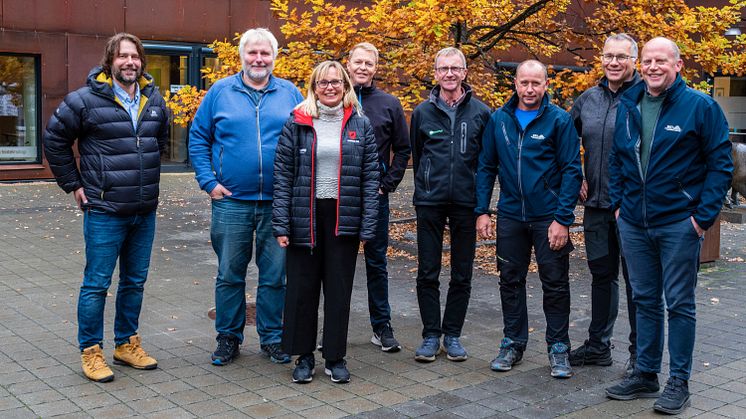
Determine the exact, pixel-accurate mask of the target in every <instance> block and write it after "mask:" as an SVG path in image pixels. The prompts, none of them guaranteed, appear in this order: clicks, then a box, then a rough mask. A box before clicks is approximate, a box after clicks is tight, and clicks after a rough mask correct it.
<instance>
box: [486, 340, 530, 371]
mask: <svg viewBox="0 0 746 419" xmlns="http://www.w3.org/2000/svg"><path fill="white" fill-rule="evenodd" d="M522 358H523V351H521V350H520V349H519V348H518V347H517V346H516V345H515V342H513V340H512V339H510V338H503V340H502V341H501V342H500V352H498V353H497V357H495V359H493V360H492V362H490V369H491V370H492V371H510V370H511V369H512V368H513V365H516V364H518V363H520V362H521V359H522Z"/></svg>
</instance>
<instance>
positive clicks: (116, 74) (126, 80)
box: [113, 67, 142, 86]
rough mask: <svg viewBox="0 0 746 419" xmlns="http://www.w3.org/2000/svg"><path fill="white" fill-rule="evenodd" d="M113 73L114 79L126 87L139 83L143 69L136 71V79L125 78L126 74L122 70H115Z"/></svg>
mask: <svg viewBox="0 0 746 419" xmlns="http://www.w3.org/2000/svg"><path fill="white" fill-rule="evenodd" d="M113 73H114V74H113V75H114V78H115V79H117V81H119V82H120V83H122V84H123V85H125V86H129V85H131V84H133V83H135V82H136V81H137V79H139V78H140V77H141V76H142V67H140V68H138V69H137V70H136V71H135V76H134V77H128V76H125V75H124V73H123V72H122V69H118V70H114V71H113Z"/></svg>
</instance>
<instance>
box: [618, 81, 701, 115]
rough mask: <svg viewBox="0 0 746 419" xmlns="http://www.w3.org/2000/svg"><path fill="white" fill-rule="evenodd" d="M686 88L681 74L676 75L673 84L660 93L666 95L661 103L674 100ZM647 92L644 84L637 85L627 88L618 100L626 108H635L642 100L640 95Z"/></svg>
mask: <svg viewBox="0 0 746 419" xmlns="http://www.w3.org/2000/svg"><path fill="white" fill-rule="evenodd" d="M686 88H687V87H686V82H685V81H684V79H683V78H682V77H681V74H677V75H676V80H675V81H674V82H673V84H672V85H671V86H669V87H668V89H666V90H665V91H664V92H663V93H661V94H665V95H666V98H665V99H664V101H663V103H664V105H665V104H666V103H668V102H671V101H674V100H676V98H677V97H678V96H679V95H680V94H681V93H682V92H683V91H685V90H686ZM647 90H648V88H647V85H646V84H645V83H638V84H636V85H634V86H631V87H630V88H628V89H627V91H625V92H624V94H622V97H621V98H620V100H621V101H622V102H624V103H625V105H626V106H627V107H628V108H630V109H631V108H634V107H636V106H637V104H639V103H640V101H641V100H642V95H644V94H645V93H646V92H647Z"/></svg>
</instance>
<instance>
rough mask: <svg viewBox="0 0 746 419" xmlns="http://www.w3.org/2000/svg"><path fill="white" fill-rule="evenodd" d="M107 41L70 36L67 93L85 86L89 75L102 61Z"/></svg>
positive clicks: (100, 38) (89, 37)
mask: <svg viewBox="0 0 746 419" xmlns="http://www.w3.org/2000/svg"><path fill="white" fill-rule="evenodd" d="M107 39H108V37H106V38H104V37H95V36H86V35H72V34H71V35H68V43H67V61H68V65H67V80H68V82H67V91H69V92H70V91H73V90H75V89H77V88H79V87H81V86H84V85H85V80H86V77H87V76H88V73H89V72H90V71H91V69H92V68H93V67H95V66H97V65H98V64H99V62H100V61H101V57H102V56H103V54H104V48H105V47H106V40H107Z"/></svg>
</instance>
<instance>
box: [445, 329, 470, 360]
mask: <svg viewBox="0 0 746 419" xmlns="http://www.w3.org/2000/svg"><path fill="white" fill-rule="evenodd" d="M443 350H444V351H445V352H446V357H447V358H448V359H450V360H451V361H466V358H468V357H469V356H468V355H467V354H466V349H464V347H463V346H461V342H459V338H458V336H448V335H446V336H444V337H443Z"/></svg>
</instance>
